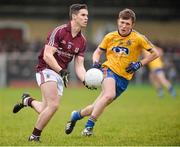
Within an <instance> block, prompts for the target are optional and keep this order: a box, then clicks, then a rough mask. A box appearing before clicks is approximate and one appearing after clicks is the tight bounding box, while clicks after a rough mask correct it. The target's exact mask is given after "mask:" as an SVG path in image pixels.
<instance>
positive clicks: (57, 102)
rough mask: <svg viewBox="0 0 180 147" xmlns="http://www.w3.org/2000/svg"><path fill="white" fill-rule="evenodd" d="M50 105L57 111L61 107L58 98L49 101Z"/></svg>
mask: <svg viewBox="0 0 180 147" xmlns="http://www.w3.org/2000/svg"><path fill="white" fill-rule="evenodd" d="M48 106H49V107H50V108H51V109H52V110H53V111H57V110H58V108H59V101H58V100H53V101H51V102H49V104H48Z"/></svg>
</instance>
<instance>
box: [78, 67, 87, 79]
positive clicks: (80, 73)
mask: <svg viewBox="0 0 180 147" xmlns="http://www.w3.org/2000/svg"><path fill="white" fill-rule="evenodd" d="M85 73H86V70H85V68H84V66H83V67H82V66H80V67H78V68H76V75H77V76H78V78H79V80H81V81H82V82H83V81H84V75H85Z"/></svg>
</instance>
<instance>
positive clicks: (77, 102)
mask: <svg viewBox="0 0 180 147" xmlns="http://www.w3.org/2000/svg"><path fill="white" fill-rule="evenodd" d="M178 89H180V87H179V86H176V90H177V91H178ZM24 91H28V92H29V93H30V94H31V95H32V96H33V97H40V96H41V94H40V90H39V89H38V88H37V89H36V88H34V89H29V88H27V89H23V88H22V89H14V88H4V89H0V145H1V146H6V145H8V146H22V145H26V146H137V145H140V146H146V145H148V146H155V145H157V146H159V145H161V146H171V145H175V146H179V145H180V93H178V97H177V98H176V99H173V98H172V97H171V96H169V95H168V93H167V92H166V93H165V96H164V98H158V97H157V96H156V93H155V90H154V89H153V88H152V87H151V86H148V85H143V86H136V85H130V86H129V87H128V89H127V90H126V91H125V92H124V93H123V94H122V95H121V96H120V97H119V98H118V99H117V100H116V101H115V102H113V103H112V104H111V105H109V106H108V107H107V108H106V110H105V111H104V113H103V115H102V116H101V117H100V119H99V120H98V121H97V123H96V126H95V128H94V136H92V137H83V136H81V131H82V130H83V128H84V125H85V123H86V121H87V118H84V119H83V120H81V121H79V122H77V124H76V127H75V129H74V131H73V133H72V134H70V135H66V134H65V133H64V128H65V124H66V122H67V121H68V119H69V118H70V113H71V111H72V110H75V109H76V110H78V109H80V108H83V107H84V106H86V105H87V104H90V103H91V102H93V100H95V97H96V96H97V95H98V94H99V90H97V91H91V90H88V89H86V88H67V89H65V91H64V96H63V97H62V99H61V102H60V103H61V104H60V107H59V110H58V111H57V113H56V114H55V116H54V117H53V119H52V120H51V121H50V122H49V124H48V126H47V127H46V128H45V129H44V131H43V133H42V137H41V141H42V142H41V143H36V142H28V141H27V139H28V136H29V135H30V134H31V132H32V129H33V127H34V124H35V121H36V119H37V114H36V113H35V111H34V110H33V109H31V108H24V109H23V110H21V111H20V112H19V113H17V114H13V113H12V107H13V105H14V104H15V103H16V102H17V101H19V97H21V94H22V92H24ZM178 92H179V91H178Z"/></svg>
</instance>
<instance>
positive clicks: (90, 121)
mask: <svg viewBox="0 0 180 147" xmlns="http://www.w3.org/2000/svg"><path fill="white" fill-rule="evenodd" d="M95 122H96V119H95V118H94V117H90V118H89V119H88V121H87V123H86V125H85V127H86V128H88V127H90V128H93V127H94V125H95Z"/></svg>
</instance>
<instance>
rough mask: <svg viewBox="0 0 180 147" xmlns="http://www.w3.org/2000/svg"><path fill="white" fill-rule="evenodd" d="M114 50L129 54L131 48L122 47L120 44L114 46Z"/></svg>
mask: <svg viewBox="0 0 180 147" xmlns="http://www.w3.org/2000/svg"><path fill="white" fill-rule="evenodd" d="M112 51H113V52H115V53H118V54H125V55H128V54H129V49H128V48H125V47H120V46H116V47H113V48H112Z"/></svg>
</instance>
